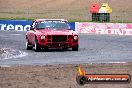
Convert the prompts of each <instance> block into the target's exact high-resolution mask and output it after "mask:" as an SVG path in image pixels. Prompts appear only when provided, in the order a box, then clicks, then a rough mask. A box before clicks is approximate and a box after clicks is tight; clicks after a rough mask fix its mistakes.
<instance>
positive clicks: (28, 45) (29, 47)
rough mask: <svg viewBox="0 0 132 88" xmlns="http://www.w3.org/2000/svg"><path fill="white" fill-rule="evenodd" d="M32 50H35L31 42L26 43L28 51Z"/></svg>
mask: <svg viewBox="0 0 132 88" xmlns="http://www.w3.org/2000/svg"><path fill="white" fill-rule="evenodd" d="M32 48H33V47H32V45H30V44H29V42H28V41H26V49H27V50H31V49H32Z"/></svg>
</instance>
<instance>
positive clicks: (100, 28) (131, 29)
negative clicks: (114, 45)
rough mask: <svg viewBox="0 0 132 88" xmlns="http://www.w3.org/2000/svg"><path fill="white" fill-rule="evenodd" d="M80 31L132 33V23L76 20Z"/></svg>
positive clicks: (76, 28)
mask: <svg viewBox="0 0 132 88" xmlns="http://www.w3.org/2000/svg"><path fill="white" fill-rule="evenodd" d="M75 25H76V27H75V30H76V32H78V33H91V34H118V35H132V23H88V22H76V23H75Z"/></svg>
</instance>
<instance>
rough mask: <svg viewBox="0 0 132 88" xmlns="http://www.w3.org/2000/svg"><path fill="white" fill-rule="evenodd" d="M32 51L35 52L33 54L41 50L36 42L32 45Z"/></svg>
mask: <svg viewBox="0 0 132 88" xmlns="http://www.w3.org/2000/svg"><path fill="white" fill-rule="evenodd" d="M34 50H35V52H39V51H40V50H41V48H40V46H39V44H38V42H37V40H36V41H35V44H34Z"/></svg>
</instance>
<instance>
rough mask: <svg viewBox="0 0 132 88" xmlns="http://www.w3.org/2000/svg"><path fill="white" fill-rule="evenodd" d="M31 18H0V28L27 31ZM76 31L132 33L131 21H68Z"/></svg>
mask: <svg viewBox="0 0 132 88" xmlns="http://www.w3.org/2000/svg"><path fill="white" fill-rule="evenodd" d="M32 22H33V21H32V20H0V30H16V31H27V30H29V29H30V27H31V24H32ZM69 25H70V28H71V29H72V30H74V31H76V32H78V33H90V34H117V35H132V23H93V22H91V23H90V22H69Z"/></svg>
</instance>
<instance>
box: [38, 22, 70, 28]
mask: <svg viewBox="0 0 132 88" xmlns="http://www.w3.org/2000/svg"><path fill="white" fill-rule="evenodd" d="M37 28H38V29H45V28H49V29H70V26H69V24H68V23H67V22H64V21H43V22H39V23H38V27H37Z"/></svg>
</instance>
